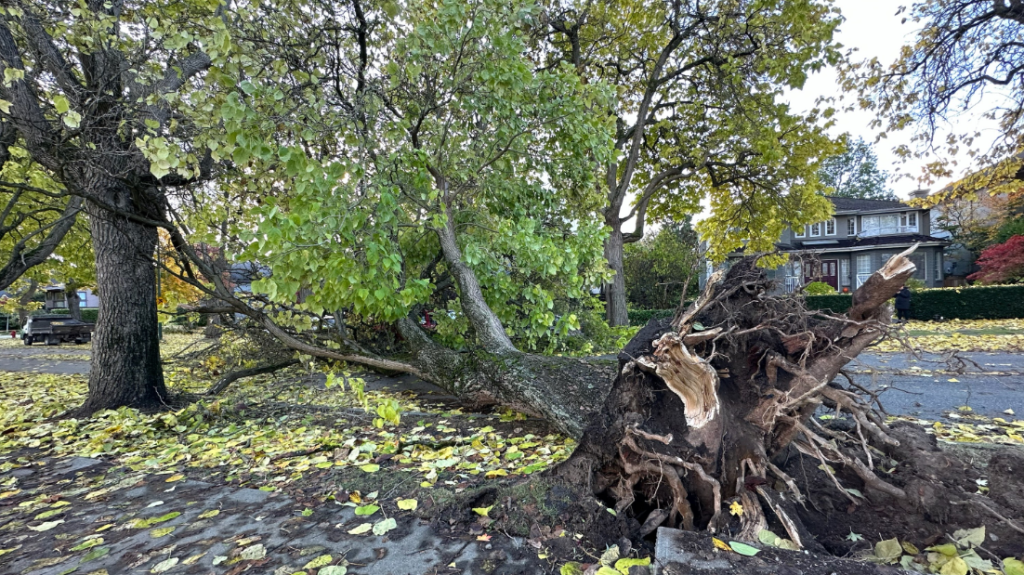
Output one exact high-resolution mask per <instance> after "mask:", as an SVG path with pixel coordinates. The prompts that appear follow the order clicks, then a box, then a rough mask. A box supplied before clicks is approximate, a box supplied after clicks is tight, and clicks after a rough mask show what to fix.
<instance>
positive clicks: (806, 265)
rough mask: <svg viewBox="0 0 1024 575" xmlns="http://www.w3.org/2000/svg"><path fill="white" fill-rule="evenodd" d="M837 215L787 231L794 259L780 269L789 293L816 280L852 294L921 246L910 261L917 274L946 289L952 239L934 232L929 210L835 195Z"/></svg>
mask: <svg viewBox="0 0 1024 575" xmlns="http://www.w3.org/2000/svg"><path fill="white" fill-rule="evenodd" d="M829 200H831V201H832V205H833V206H835V214H834V216H833V217H832V218H830V219H828V220H826V221H824V222H818V223H815V224H811V225H808V226H804V227H803V228H802V229H796V230H794V229H787V230H786V231H785V232H784V233H783V236H782V238H780V240H779V243H778V244H777V245H778V248H779V250H780V251H783V252H787V253H789V254H790V261H789V263H788V264H786V265H785V266H784V267H783V268H780V269H778V270H775V273H774V275H775V277H776V279H777V281H779V284H780V287H782V288H784V289H785V291H787V292H789V291H794V290H796V289H798V288H799V287H800V286H802V285H805V284H807V283H810V282H812V281H820V282H824V283H826V284H828V285H830V286H832V287H833V288H834V289H835V290H836V291H838V292H851V291H853V290H855V289H857V288H858V287H860V285H861V284H862V283H864V282H865V281H866V280H867V279H868V277H870V276H871V274H872V273H873V272H874V271H875V270H877V269H878V268H880V267H882V265H883V264H884V263H885V262H886V261H887V260H888V259H889V258H890V257H892V256H893V255H895V254H897V253H899V252H902V251H904V250H906V249H907V248H909V247H910V246H912V245H914V244H915V243H916V244H919V246H918V248H917V251H916V252H914V254H913V255H912V256H911V257H910V259H911V260H912V261H913V262H914V263H915V264H916V265H917V271H916V272H915V273H914V277H915V278H916V279H919V280H921V281H923V282H924V283H925V285H926V286H927V287H942V278H943V261H942V258H943V255H942V250H943V248H944V247H945V246H946V245H948V243H949V241H948V240H945V239H941V238H936V237H933V236H932V235H931V218H930V213H929V210H927V209H919V208H913V207H911V206H908V205H907V204H904V203H903V202H899V201H890V200H862V199H857V198H829Z"/></svg>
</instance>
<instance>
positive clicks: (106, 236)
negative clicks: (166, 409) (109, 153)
mask: <svg viewBox="0 0 1024 575" xmlns="http://www.w3.org/2000/svg"><path fill="white" fill-rule="evenodd" d="M115 189H116V192H115V193H114V194H112V195H115V196H116V195H120V196H122V197H113V198H111V200H112V201H110V202H109V204H110V205H126V203H125V200H126V198H130V197H131V195H130V194H129V193H128V192H127V191H126V190H123V189H120V187H117V188H115ZM117 200H121V201H117ZM127 205H130V204H127ZM88 210H89V216H90V225H91V230H92V242H93V250H94V252H95V253H96V285H97V288H98V291H99V294H100V299H101V302H102V308H103V310H102V313H101V314H100V315H99V318H98V319H97V322H96V330H95V334H94V337H93V352H92V364H91V367H90V371H89V397H88V399H87V400H86V402H85V404H83V405H82V407H81V409H80V412H81V413H82V414H90V413H92V412H94V411H97V410H100V409H107V408H115V407H121V406H129V407H139V408H153V407H157V406H159V405H161V404H163V403H164V398H166V397H167V389H166V387H165V386H164V375H163V369H162V367H161V365H160V343H159V340H158V339H157V311H156V296H155V290H156V277H155V272H154V264H153V253H154V251H155V250H156V242H157V231H156V228H153V227H149V226H145V225H142V224H139V223H137V222H135V221H131V220H129V219H128V218H126V217H123V216H119V215H117V214H114V213H112V212H110V211H108V210H106V209H104V208H102V207H99V206H96V205H94V204H92V203H91V202H90V204H89V207H88Z"/></svg>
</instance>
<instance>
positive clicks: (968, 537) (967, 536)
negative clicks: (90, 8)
mask: <svg viewBox="0 0 1024 575" xmlns="http://www.w3.org/2000/svg"><path fill="white" fill-rule="evenodd" d="M953 539H956V542H957V543H959V544H960V546H961V547H977V546H978V545H981V544H982V543H984V542H985V526H984V525H982V526H981V527H975V528H974V529H957V530H956V531H954V532H953Z"/></svg>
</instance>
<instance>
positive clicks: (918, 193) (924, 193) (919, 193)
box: [910, 188, 931, 200]
mask: <svg viewBox="0 0 1024 575" xmlns="http://www.w3.org/2000/svg"><path fill="white" fill-rule="evenodd" d="M930 193H931V192H930V191H929V190H928V189H926V188H921V189H918V190H914V191H913V192H910V197H911V198H913V199H915V200H923V199H925V198H927V197H928V194H930Z"/></svg>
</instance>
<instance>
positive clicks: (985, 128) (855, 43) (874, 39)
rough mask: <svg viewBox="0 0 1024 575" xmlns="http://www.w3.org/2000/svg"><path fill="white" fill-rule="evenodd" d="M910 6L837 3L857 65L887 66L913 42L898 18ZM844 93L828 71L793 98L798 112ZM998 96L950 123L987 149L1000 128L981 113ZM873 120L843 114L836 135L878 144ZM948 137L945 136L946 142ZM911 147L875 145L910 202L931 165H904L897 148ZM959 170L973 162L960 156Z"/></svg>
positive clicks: (877, 1)
mask: <svg viewBox="0 0 1024 575" xmlns="http://www.w3.org/2000/svg"><path fill="white" fill-rule="evenodd" d="M905 3H906V2H893V1H892V0H837V1H836V5H837V6H838V7H839V8H840V9H841V10H842V13H843V17H844V18H845V21H844V22H843V24H842V25H841V26H840V28H839V32H838V36H837V39H838V40H839V42H840V43H842V44H843V46H845V47H846V48H848V49H856V52H855V53H854V55H853V60H854V61H860V60H866V59H870V58H878V59H879V61H880V62H881V63H883V64H884V65H886V66H888V65H889V64H891V63H892V62H894V61H895V60H896V58H897V57H898V56H899V53H900V48H901V47H902V46H903V45H904V44H910V43H912V42H913V41H914V33H915V32H916V31H917V28H916V25H915V24H914V23H912V22H907V23H906V24H901V21H902V19H903V15H902V14H899V15H898V14H897V13H896V12H897V9H898V7H899V6H900V5H901V4H905ZM840 93H841V88H840V87H839V86H838V82H837V74H836V73H835V71H834V70H826V71H824V72H822V73H819V74H814V75H813V76H811V78H810V79H809V80H808V82H807V85H806V86H805V87H804V90H803V91H802V92H794V93H793V94H792V96H791V98H790V101H791V103H792V105H793V107H794V109H795V110H798V111H800V110H807V109H810V108H811V107H813V106H814V102H815V100H816V99H817V98H818V97H820V96H830V95H838V94H840ZM1000 100H1001V98H1000V96H999V94H998V93H993V92H991V91H990V92H989V93H987V94H985V96H984V97H983V99H982V100H981V105H976V106H975V107H974V109H973V110H968V111H965V112H961V113H960V114H959V115H957V116H954V117H950V118H948V120H949V124H950V127H951V129H952V131H953V132H965V131H968V130H973V129H979V130H980V131H981V132H982V141H983V142H985V143H986V145H987V144H988V143H989V142H990V141H992V140H993V139H994V138H995V136H996V135H997V132H996V127H995V123H994V122H991V121H989V120H985V119H983V118H982V117H981V116H982V113H983V112H984V111H985V110H987V109H989V108H991V107H992V106H994V105H998V104H999V103H1000ZM854 103H855V101H854V99H853V96H852V95H848V96H846V97H845V99H844V100H842V101H841V102H839V105H838V106H837V107H839V106H842V107H846V106H848V105H851V104H854ZM872 119H873V114H872V113H871V112H867V111H863V110H859V109H858V110H854V111H844V112H840V113H839V115H838V118H837V122H836V126H835V127H833V128H832V130H831V131H832V133H833V134H836V135H838V134H842V133H844V132H849V133H850V134H851V135H852V136H854V137H857V136H860V137H863V138H864V139H865V140H866V141H868V142H874V141H875V138H876V136H877V132H876V131H875V130H872V129H871V128H870V126H869V124H870V123H871V120H872ZM944 135H945V134H942V136H944ZM909 141H910V132H909V131H907V132H904V133H897V134H892V135H890V137H889V138H888V139H885V140H882V141H880V142H878V143H877V144H874V147H875V153H876V154H877V155H878V159H879V162H878V164H879V167H880V168H881V169H883V170H886V171H888V172H889V173H890V175H892V176H893V178H892V179H891V180H890V186H891V187H892V189H893V190H894V191H895V192H896V194H897V195H898V196H900V197H903V198H906V197H907V196H908V194H909V193H910V192H911V191H912V190H914V189H916V188H917V187H918V183H917V181H916V179H917V178H918V177H919V176H920V175H921V174H922V172H923V166H924V165H925V164H926V163H927V160H925V159H912V160H910V161H908V162H907V163H903V162H902V161H901V160H900V158H898V157H897V156H896V155H895V154H894V153H893V151H892V150H893V148H894V147H896V146H897V145H899V144H904V143H908V142H909ZM957 161H958V165H957V166H956V167H955V168H954V173H956V174H957V175H963V174H965V173H967V172H969V171H971V169H972V166H971V162H970V158H967V157H966V155H961V156H960V157H958V158H957ZM946 183H947V182H935V183H932V184H924V186H923V187H926V188H928V189H931V190H933V191H934V190H937V189H939V188H940V187H941V186H943V185H945V184H946Z"/></svg>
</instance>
